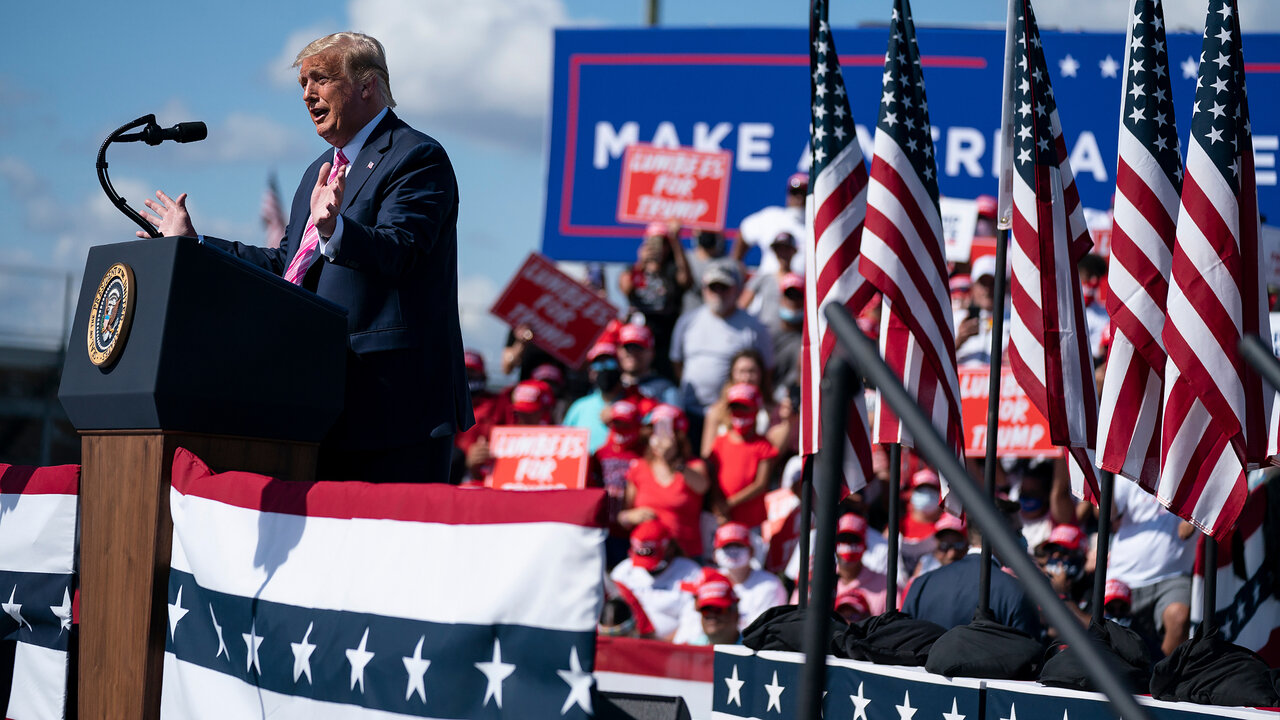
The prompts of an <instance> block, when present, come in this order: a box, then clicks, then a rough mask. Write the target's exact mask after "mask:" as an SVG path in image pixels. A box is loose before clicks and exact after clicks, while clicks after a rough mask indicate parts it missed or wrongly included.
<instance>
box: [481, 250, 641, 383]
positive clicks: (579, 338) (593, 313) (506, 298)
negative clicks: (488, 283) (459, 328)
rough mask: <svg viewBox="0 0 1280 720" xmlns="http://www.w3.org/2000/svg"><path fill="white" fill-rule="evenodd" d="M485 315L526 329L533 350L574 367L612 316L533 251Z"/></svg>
mask: <svg viewBox="0 0 1280 720" xmlns="http://www.w3.org/2000/svg"><path fill="white" fill-rule="evenodd" d="M489 312H491V313H493V314H494V315H497V316H498V317H500V318H502V319H503V320H504V321H506V322H507V323H508V324H510V325H511V327H516V326H518V325H528V326H529V329H530V330H532V331H533V342H534V343H536V344H537V346H538V347H540V348H542V349H543V350H546V351H547V352H548V353H551V355H552V356H553V357H555V358H556V359H557V360H559V361H560V362H562V363H564V364H565V365H568V366H569V367H575V368H576V367H578V366H579V365H581V364H582V361H583V359H584V358H585V357H586V355H587V351H588V350H590V349H591V345H592V343H594V342H595V341H596V338H598V337H600V333H601V332H603V331H604V327H605V325H608V324H609V321H610V320H612V319H614V318H616V317H617V316H618V310H617V308H615V307H614V306H613V305H610V304H609V301H608V300H605V299H604V298H602V297H600V296H599V295H597V294H596V293H595V291H594V290H592V289H591V288H589V287H587V286H586V285H583V284H582V283H580V282H578V281H577V280H574V279H573V278H571V277H569V276H568V275H565V274H564V273H562V272H560V271H559V270H557V269H556V266H555V265H552V264H551V261H549V260H547V259H546V258H544V257H542V256H541V255H539V254H537V253H531V254H530V255H529V257H528V259H526V260H525V261H524V265H522V266H520V269H519V270H518V271H517V272H516V275H515V277H513V278H511V282H510V283H509V284H508V285H507V289H506V290H503V291H502V295H500V296H499V297H498V301H497V302H495V303H494V304H493V307H492V308H491V309H490V310H489Z"/></svg>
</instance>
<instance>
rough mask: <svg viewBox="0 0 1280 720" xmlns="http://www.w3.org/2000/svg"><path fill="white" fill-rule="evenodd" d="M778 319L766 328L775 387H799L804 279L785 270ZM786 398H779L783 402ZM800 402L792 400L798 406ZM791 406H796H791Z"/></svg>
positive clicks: (780, 284)
mask: <svg viewBox="0 0 1280 720" xmlns="http://www.w3.org/2000/svg"><path fill="white" fill-rule="evenodd" d="M778 291H779V296H778V322H777V323H776V324H774V325H771V326H770V327H769V333H770V337H771V338H772V339H773V377H774V383H773V385H774V387H778V388H791V387H795V388H796V389H797V394H798V391H799V387H800V343H801V341H802V340H803V339H804V278H803V277H802V276H800V275H797V274H795V273H787V274H786V275H783V276H782V279H781V280H780V281H778ZM784 399H785V398H780V399H779V402H782V401H783V400H784ZM798 405H799V403H795V406H796V407H798ZM792 409H795V407H793V408H792Z"/></svg>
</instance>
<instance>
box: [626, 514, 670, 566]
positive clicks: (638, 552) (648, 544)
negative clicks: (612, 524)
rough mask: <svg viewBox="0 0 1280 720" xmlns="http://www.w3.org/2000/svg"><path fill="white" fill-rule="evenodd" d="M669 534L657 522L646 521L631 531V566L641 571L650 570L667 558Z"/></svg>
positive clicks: (629, 553)
mask: <svg viewBox="0 0 1280 720" xmlns="http://www.w3.org/2000/svg"><path fill="white" fill-rule="evenodd" d="M669 542H671V532H670V531H669V530H667V526H666V525H663V524H662V523H660V522H658V521H657V520H646V521H644V522H642V523H640V524H639V525H637V526H636V527H635V529H634V530H632V531H631V550H630V551H629V552H628V553H627V554H628V556H629V557H630V558H631V564H632V565H635V566H636V567H638V568H640V569H641V570H652V569H654V568H656V567H658V565H659V564H661V563H662V560H663V558H665V557H666V556H667V544H668V543H669Z"/></svg>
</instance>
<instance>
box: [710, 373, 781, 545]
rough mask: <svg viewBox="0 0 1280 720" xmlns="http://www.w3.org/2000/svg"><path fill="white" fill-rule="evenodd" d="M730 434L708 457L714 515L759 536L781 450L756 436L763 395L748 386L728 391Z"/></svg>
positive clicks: (726, 434)
mask: <svg viewBox="0 0 1280 720" xmlns="http://www.w3.org/2000/svg"><path fill="white" fill-rule="evenodd" d="M727 399H728V401H729V422H730V428H729V431H728V432H726V433H725V434H724V435H721V436H719V437H717V438H716V439H715V441H714V442H713V443H712V445H711V452H710V453H708V455H707V468H708V470H709V472H710V474H711V479H712V484H711V486H712V512H714V513H715V514H716V516H717V519H719V521H720V522H721V523H725V522H728V521H730V520H732V521H734V522H738V523H742V524H743V525H746V526H747V527H748V528H751V529H752V530H753V531H755V532H759V527H760V524H761V523H763V522H764V521H765V519H766V518H767V517H768V513H767V512H766V510H765V505H764V494H765V492H766V491H767V490H768V489H769V479H770V478H771V477H773V463H774V459H775V458H777V457H778V450H777V448H775V447H774V446H773V444H772V443H770V442H769V441H768V440H767V439H766V438H764V437H763V436H761V435H760V434H759V433H758V432H756V414H757V413H758V412H759V411H760V391H759V390H757V389H756V387H755V386H754V385H751V384H749V383H738V384H736V385H733V386H732V387H730V388H729V393H728V398H727Z"/></svg>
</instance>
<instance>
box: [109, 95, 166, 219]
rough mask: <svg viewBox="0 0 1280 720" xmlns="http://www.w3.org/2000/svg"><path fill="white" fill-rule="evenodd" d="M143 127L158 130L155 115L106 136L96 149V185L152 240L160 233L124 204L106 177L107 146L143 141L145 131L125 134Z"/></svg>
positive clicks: (142, 118) (140, 119)
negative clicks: (115, 143)
mask: <svg viewBox="0 0 1280 720" xmlns="http://www.w3.org/2000/svg"><path fill="white" fill-rule="evenodd" d="M143 125H146V126H147V128H148V129H150V128H155V129H156V130H159V126H158V125H156V116H155V115H143V116H142V117H140V118H138V119H137V120H134V121H133V122H130V123H126V124H124V125H121V126H120V127H119V128H116V131H115V132H113V133H111V134H110V135H108V136H107V139H106V140H105V141H103V143H102V147H101V148H99V149H98V163H97V167H98V183H99V184H101V185H102V191H103V192H105V193H106V194H107V198H108V199H109V200H111V204H112V205H115V206H116V209H117V210H119V211H120V212H122V213H124V214H125V216H126V217H128V218H129V219H130V220H132V221H134V222H135V223H137V224H138V227H140V228H142V229H143V230H145V231H146V232H147V234H148V235H150V236H151V237H153V238H158V237H160V232H159V231H158V230H156V228H155V226H154V225H152V224H151V223H149V222H147V220H146V218H144V217H142V216H141V215H139V214H138V212H137V211H136V210H134V209H133V208H131V207H129V204H128V203H126V202H125V199H124V198H122V197H120V194H119V193H117V192H116V189H115V188H114V187H112V186H111V178H110V177H108V176H107V146H108V145H110V144H111V143H113V142H116V141H117V140H119V141H124V142H128V141H131V140H143V139H144V136H145V133H146V130H143V131H141V132H136V133H133V134H131V135H126V134H125V133H127V132H128V131H130V130H133V129H134V128H138V127H142V126H143Z"/></svg>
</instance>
